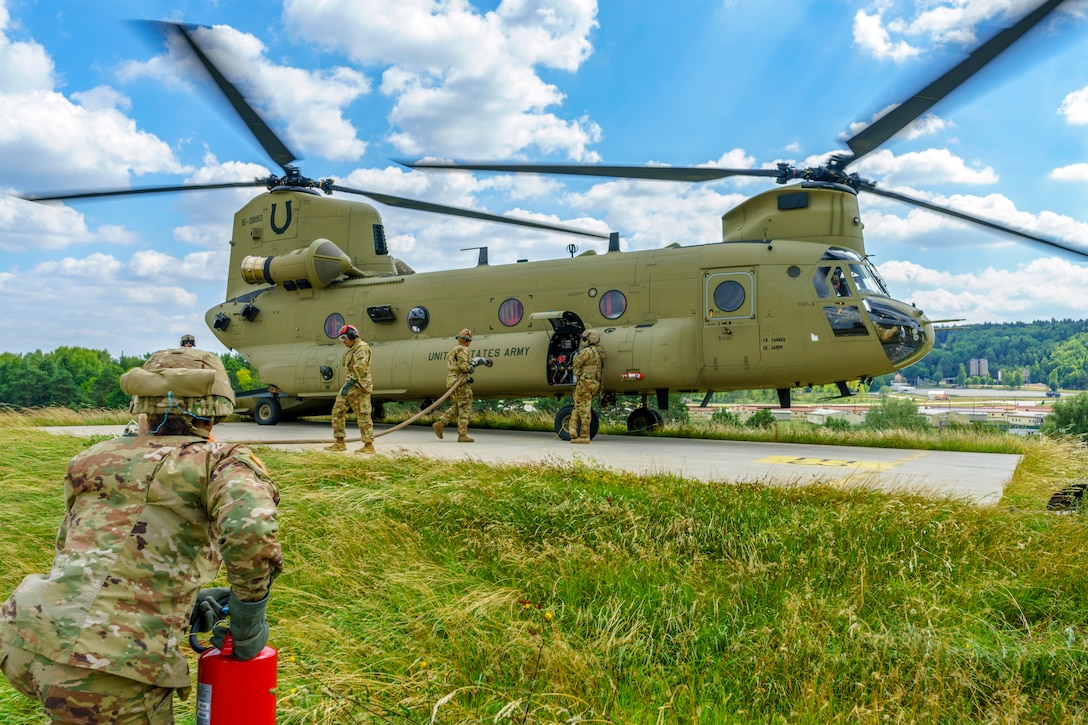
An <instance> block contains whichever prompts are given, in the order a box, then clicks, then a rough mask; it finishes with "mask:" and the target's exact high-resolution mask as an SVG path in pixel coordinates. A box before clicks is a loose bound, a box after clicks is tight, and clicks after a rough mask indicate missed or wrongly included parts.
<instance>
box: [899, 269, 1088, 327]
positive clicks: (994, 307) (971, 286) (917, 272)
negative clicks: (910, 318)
mask: <svg viewBox="0 0 1088 725" xmlns="http://www.w3.org/2000/svg"><path fill="white" fill-rule="evenodd" d="M878 269H879V270H880V273H881V276H883V277H884V280H885V281H886V282H887V283H888V285H889V287H890V288H891V291H892V295H893V297H896V298H897V299H904V300H907V301H910V302H914V303H915V304H917V305H918V307H919V308H921V309H922V310H924V311H925V313H926V315H927V316H928V317H929V318H930V319H950V318H965V319H966V321H967V322H968V323H979V322H1010V321H1016V320H1028V319H1050V318H1051V317H1074V318H1084V317H1088V298H1085V297H1084V295H1083V294H1081V291H1082V290H1083V289H1084V288H1085V286H1086V285H1088V267H1085V266H1084V265H1083V264H1080V263H1077V262H1072V261H1069V260H1067V259H1064V258H1060V257H1043V258H1040V259H1035V260H1032V261H1031V262H1028V263H1027V264H1024V265H1020V266H1018V267H1017V268H1016V269H995V268H994V267H987V268H986V269H984V270H982V271H981V272H977V273H975V272H972V273H966V274H951V273H949V272H945V271H942V270H938V269H931V268H928V267H925V266H923V265H919V264H916V263H913V262H904V261H898V260H896V261H890V262H885V263H883V264H881V265H879V266H878ZM1028 280H1045V283H1043V284H1028V283H1027V281H1028Z"/></svg>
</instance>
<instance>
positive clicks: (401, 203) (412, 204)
mask: <svg viewBox="0 0 1088 725" xmlns="http://www.w3.org/2000/svg"><path fill="white" fill-rule="evenodd" d="M329 188H330V189H332V190H333V191H342V192H346V193H348V194H358V195H360V196H365V197H367V198H370V199H373V200H374V201H377V202H381V203H382V204H386V205H388V206H396V207H400V208H401V209H414V210H416V211H428V212H433V213H435V214H449V215H451V216H461V217H468V218H469V219H482V220H484V221H489V222H499V223H501V224H516V225H518V226H523V227H533V228H534V229H546V230H548V231H552V232H563V233H564V234H580V235H582V236H584V237H597V238H598V239H608V235H607V234H601V233H600V232H590V231H587V230H585V229H575V228H574V227H565V226H563V225H561V224H548V223H547V222H537V221H532V220H530V219H518V218H517V217H509V216H501V215H499V214H488V213H487V212H484V211H474V210H472V209H462V208H461V207H456V206H445V205H444V204H432V203H430V202H427V201H416V200H415V199H405V198H404V197H401V196H390V195H389V194H379V193H378V192H375V191H364V190H362V189H352V188H351V187H348V186H339V185H337V184H332V185H331V186H329Z"/></svg>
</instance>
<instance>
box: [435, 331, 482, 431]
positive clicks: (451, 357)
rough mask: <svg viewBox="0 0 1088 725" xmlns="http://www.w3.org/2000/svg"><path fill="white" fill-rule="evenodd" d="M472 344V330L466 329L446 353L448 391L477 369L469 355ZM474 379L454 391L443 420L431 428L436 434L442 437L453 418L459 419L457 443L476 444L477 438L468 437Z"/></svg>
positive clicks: (436, 422)
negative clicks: (469, 347)
mask: <svg viewBox="0 0 1088 725" xmlns="http://www.w3.org/2000/svg"><path fill="white" fill-rule="evenodd" d="M471 343H472V330H469V329H467V328H466V329H464V330H461V331H460V332H459V333H457V345H455V346H454V348H453V349H452V350H450V351H449V352H448V353H446V389H447V390H449V389H450V388H452V387H453V386H454V385H455V384H456V383H457V381H458V380H460V379H461V376H462V375H467V374H469V373H471V372H473V370H474V369H475V365H473V363H472V359H471V358H470V356H469V354H468V346H469V344H471ZM471 381H472V378H469V379H468V380H466V381H465V382H464V383H463V384H462V385H461V387H459V388H457V390H455V391H453V395H451V396H450V407H449V408H447V409H446V412H445V413H444V414H443V415H442V417H441V418H439V419H438V420H436V421H435V422H434V423H433V424H432V425H431V427H432V428H434V434H435V435H436V436H438V437H439V438H441V437H442V430H443V429H444V428H445V427H446V424H447V423H449V421H450V418H451V417H456V418H457V442H458V443H474V442H475V441H476V439H475V438H469V437H468V417H469V415H470V414H471V413H472V384H471Z"/></svg>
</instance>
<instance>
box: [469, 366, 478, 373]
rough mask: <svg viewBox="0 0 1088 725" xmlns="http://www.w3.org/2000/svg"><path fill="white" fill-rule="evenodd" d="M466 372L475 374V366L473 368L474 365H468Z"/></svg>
mask: <svg viewBox="0 0 1088 725" xmlns="http://www.w3.org/2000/svg"><path fill="white" fill-rule="evenodd" d="M468 371H469V372H470V373H474V372H476V366H475V365H469V366H468Z"/></svg>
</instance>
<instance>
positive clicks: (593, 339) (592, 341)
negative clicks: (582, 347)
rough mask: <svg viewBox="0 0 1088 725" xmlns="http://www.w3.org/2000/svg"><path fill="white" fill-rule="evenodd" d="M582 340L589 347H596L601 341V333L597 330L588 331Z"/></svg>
mask: <svg viewBox="0 0 1088 725" xmlns="http://www.w3.org/2000/svg"><path fill="white" fill-rule="evenodd" d="M582 339H583V340H585V341H586V344H587V345H596V344H597V343H599V342H600V341H601V333H599V332H597V331H596V330H586V331H585V332H583V333H582Z"/></svg>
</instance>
